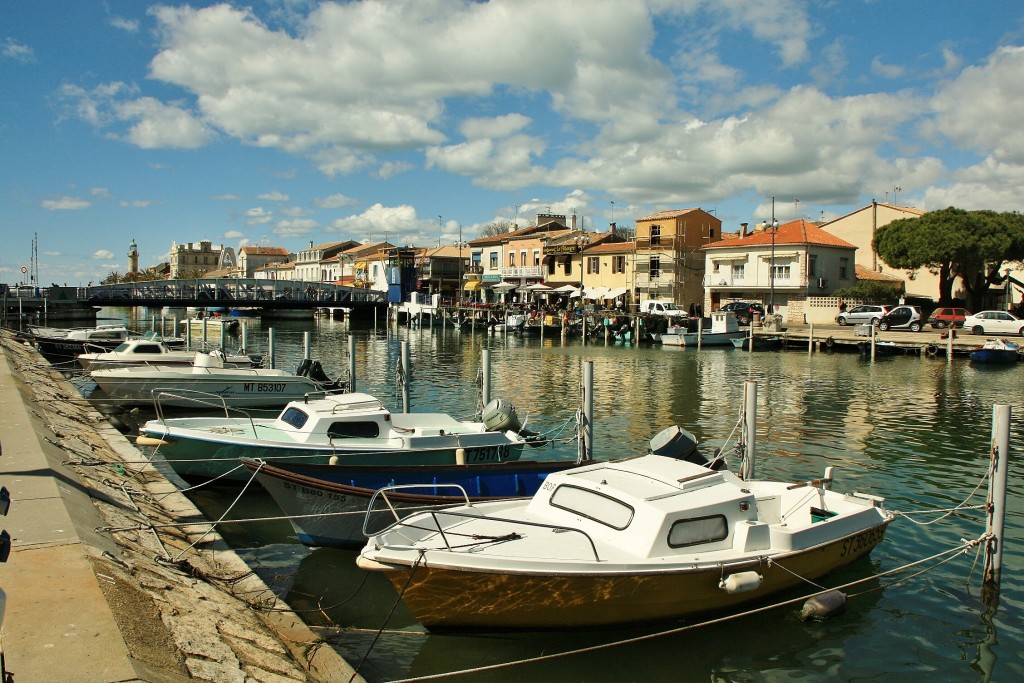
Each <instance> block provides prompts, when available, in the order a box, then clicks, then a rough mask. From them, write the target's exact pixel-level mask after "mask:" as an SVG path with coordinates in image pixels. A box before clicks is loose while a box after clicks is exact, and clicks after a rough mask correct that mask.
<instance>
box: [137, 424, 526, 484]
mask: <svg viewBox="0 0 1024 683" xmlns="http://www.w3.org/2000/svg"><path fill="white" fill-rule="evenodd" d="M143 433H144V434H146V435H147V436H148V437H150V438H152V439H156V440H159V441H161V442H162V443H161V444H160V445H159V447H158V449H159V450H158V452H159V453H160V455H161V456H162V457H163V459H164V460H165V461H167V463H168V464H169V465H170V466H171V468H172V469H174V471H175V472H176V473H177V474H178V475H179V476H181V477H182V478H184V479H186V480H189V481H208V480H210V479H215V478H220V480H222V481H225V482H232V481H233V482H245V481H248V480H249V473H248V472H247V471H246V470H244V469H243V468H242V467H241V466H240V461H241V458H252V459H260V460H265V461H267V462H270V463H272V464H276V463H292V464H309V465H325V466H326V465H328V464H329V463H330V461H331V459H332V458H335V459H336V462H338V463H339V464H342V465H353V466H355V465H358V466H375V467H396V466H439V465H455V464H456V463H457V462H458V458H459V451H461V452H462V458H463V461H464V462H465V463H467V464H471V465H476V464H485V463H499V462H508V461H515V460H518V459H519V457H520V456H521V455H522V452H523V447H524V444H523V443H521V442H511V441H509V440H508V439H507V438H505V437H504V435H502V434H499V433H497V432H486V433H484V434H480V435H472V436H467V435H462V436H461V437H460V436H452V437H450V438H447V439H442V438H440V437H439V438H437V439H435V440H434V441H433V446H432V447H429V448H417V449H403V448H402V444H401V443H384V444H377V445H374V444H373V443H369V442H367V441H366V440H363V441H361V442H360V441H357V440H348V441H349V442H348V443H347V444H346V446H344V447H342V446H339V445H337V444H333V445H331V444H325V445H311V446H300V445H289V444H282V443H275V442H272V441H266V440H258V439H248V440H246V441H238V440H236V439H230V438H228V439H223V440H222V439H217V438H215V436H214V435H209V434H202V433H193V434H190V435H189V434H181V435H179V434H175V435H168V434H166V433H161V432H160V431H159V429H158V428H152V429H143ZM467 443H469V444H473V445H469V446H468V447H467Z"/></svg>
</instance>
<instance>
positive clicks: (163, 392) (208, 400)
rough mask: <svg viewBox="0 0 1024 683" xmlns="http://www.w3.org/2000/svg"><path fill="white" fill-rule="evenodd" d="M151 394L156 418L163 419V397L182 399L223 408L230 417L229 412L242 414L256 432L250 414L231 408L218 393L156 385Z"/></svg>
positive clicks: (198, 405) (204, 406)
mask: <svg viewBox="0 0 1024 683" xmlns="http://www.w3.org/2000/svg"><path fill="white" fill-rule="evenodd" d="M152 395H153V407H154V409H155V410H156V417H157V419H158V420H160V421H163V419H164V407H163V399H164V398H168V399H173V400H176V401H183V402H187V403H194V404H196V407H198V408H203V409H206V410H210V409H213V408H216V409H219V410H223V411H224V417H231V413H235V414H236V415H243V416H245V417H246V418H247V419H248V420H249V423H250V424H252V425H253V433H255V432H256V425H255V423H254V422H253V420H252V415H250V414H249V413H247V412H245V411H244V410H241V409H239V408H232V407H230V406H228V404H227V402H226V401H225V400H224V397H223V396H220V395H218V394H211V393H208V392H205V391H197V390H195V389H174V390H173V391H172V390H170V389H161V388H159V387H157V388H156V389H153V390H152Z"/></svg>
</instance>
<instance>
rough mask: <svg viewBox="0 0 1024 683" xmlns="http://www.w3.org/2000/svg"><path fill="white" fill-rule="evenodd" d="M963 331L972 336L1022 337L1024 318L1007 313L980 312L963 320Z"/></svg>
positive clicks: (1023, 333)
mask: <svg viewBox="0 0 1024 683" xmlns="http://www.w3.org/2000/svg"><path fill="white" fill-rule="evenodd" d="M964 329H965V330H970V331H971V332H973V333H974V334H1019V335H1020V336H1022V337H1024V318H1018V317H1017V316H1015V315H1014V314H1013V313H1010V312H1008V311H981V312H979V313H975V314H974V315H969V316H967V317H966V318H964Z"/></svg>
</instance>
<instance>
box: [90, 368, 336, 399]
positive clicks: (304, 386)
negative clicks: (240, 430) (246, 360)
mask: <svg viewBox="0 0 1024 683" xmlns="http://www.w3.org/2000/svg"><path fill="white" fill-rule="evenodd" d="M118 372H123V371H121V370H100V371H97V372H94V373H93V379H94V380H95V381H96V384H97V385H98V386H99V387H100V388H101V389H102V390H103V394H104V397H106V398H110V399H114V400H117V401H120V402H123V403H124V404H127V405H149V404H152V403H153V401H154V397H155V396H156V395H157V394H162V396H161V399H160V403H161V404H162V405H165V406H175V407H180V408H197V407H201V403H200V401H205V402H207V403H208V404H209V407H213V408H216V407H220V406H221V405H222V404H221V401H223V405H227V406H228V407H231V408H272V407H280V406H283V405H285V404H287V403H288V402H289V401H297V400H301V399H302V398H303V396H305V395H306V394H308V393H315V392H322V391H323V387H322V386H321V385H319V384H317V383H316V382H315V381H313V380H311V379H309V378H308V377H300V376H297V375H252V376H249V377H238V378H233V377H223V376H218V375H210V376H202V375H190V374H188V373H181V374H180V375H179V376H178V377H175V376H174V375H173V374H172V373H163V374H162V375H161V373H155V374H153V375H151V376H127V377H112V376H107V375H104V374H103V373H118ZM236 372H255V371H246V370H236ZM196 392H198V393H196Z"/></svg>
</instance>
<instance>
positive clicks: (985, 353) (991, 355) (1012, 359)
mask: <svg viewBox="0 0 1024 683" xmlns="http://www.w3.org/2000/svg"><path fill="white" fill-rule="evenodd" d="M970 357H971V362H972V363H982V364H985V365H1012V364H1014V363H1016V362H1017V360H1018V358H1019V357H1020V354H1019V353H1018V352H1017V350H1016V349H975V350H974V351H971V356H970Z"/></svg>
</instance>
